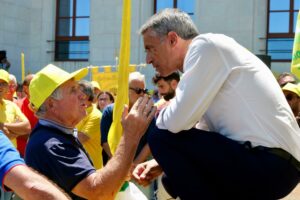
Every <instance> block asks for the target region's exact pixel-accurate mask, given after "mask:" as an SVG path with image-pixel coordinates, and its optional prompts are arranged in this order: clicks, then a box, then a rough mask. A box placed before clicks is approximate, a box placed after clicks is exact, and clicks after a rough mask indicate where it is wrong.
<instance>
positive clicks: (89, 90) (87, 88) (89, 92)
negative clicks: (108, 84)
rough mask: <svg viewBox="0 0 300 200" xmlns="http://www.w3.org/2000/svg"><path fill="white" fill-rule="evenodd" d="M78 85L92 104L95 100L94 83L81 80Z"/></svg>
mask: <svg viewBox="0 0 300 200" xmlns="http://www.w3.org/2000/svg"><path fill="white" fill-rule="evenodd" d="M78 84H79V86H80V89H81V91H82V92H83V93H84V94H85V95H86V96H87V97H88V101H90V102H92V101H93V99H94V90H93V89H94V87H93V85H92V83H91V82H89V81H87V80H80V81H79V82H78Z"/></svg>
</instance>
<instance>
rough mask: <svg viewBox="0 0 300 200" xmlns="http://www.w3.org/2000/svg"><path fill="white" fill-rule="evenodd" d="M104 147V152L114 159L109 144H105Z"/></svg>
mask: <svg viewBox="0 0 300 200" xmlns="http://www.w3.org/2000/svg"><path fill="white" fill-rule="evenodd" d="M102 147H103V149H104V151H105V152H106V154H107V155H108V156H109V157H110V158H111V157H112V153H111V151H110V147H109V144H108V142H105V143H103V144H102Z"/></svg>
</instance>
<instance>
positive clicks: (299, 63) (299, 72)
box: [291, 10, 300, 79]
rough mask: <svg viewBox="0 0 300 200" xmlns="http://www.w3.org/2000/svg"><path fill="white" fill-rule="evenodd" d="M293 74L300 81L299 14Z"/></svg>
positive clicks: (299, 16)
mask: <svg viewBox="0 0 300 200" xmlns="http://www.w3.org/2000/svg"><path fill="white" fill-rule="evenodd" d="M299 12H300V10H299ZM291 72H292V73H293V74H295V76H296V77H297V78H298V79H300V15H299V13H298V17H297V25H296V32H295V39H294V47H293V57H292V64H291Z"/></svg>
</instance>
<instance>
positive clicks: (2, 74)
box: [0, 69, 9, 83]
mask: <svg viewBox="0 0 300 200" xmlns="http://www.w3.org/2000/svg"><path fill="white" fill-rule="evenodd" d="M0 79H1V80H4V81H5V82H6V83H9V73H8V72H7V71H5V70H4V69H0Z"/></svg>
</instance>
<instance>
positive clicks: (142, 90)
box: [129, 87, 148, 94]
mask: <svg viewBox="0 0 300 200" xmlns="http://www.w3.org/2000/svg"><path fill="white" fill-rule="evenodd" d="M129 89H130V90H133V91H134V92H135V93H136V94H141V93H144V94H147V92H148V90H147V89H141V88H131V87H130V88H129Z"/></svg>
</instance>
